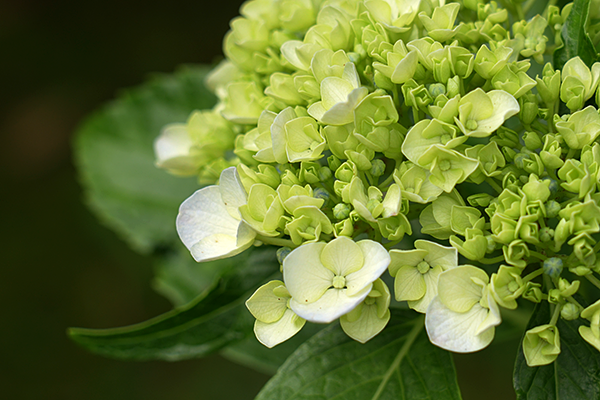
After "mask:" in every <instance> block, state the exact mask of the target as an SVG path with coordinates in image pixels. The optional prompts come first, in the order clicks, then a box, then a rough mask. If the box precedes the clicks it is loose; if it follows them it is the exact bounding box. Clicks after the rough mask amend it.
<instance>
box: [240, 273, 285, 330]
mask: <svg viewBox="0 0 600 400" xmlns="http://www.w3.org/2000/svg"><path fill="white" fill-rule="evenodd" d="M282 285H283V282H281V281H271V282H269V283H266V284H264V285H262V286H261V287H259V288H258V289H256V291H255V292H254V294H253V295H252V296H250V298H249V299H248V300H246V307H247V308H248V311H250V313H251V314H252V316H254V318H256V319H257V320H260V321H262V322H264V323H273V322H276V321H279V320H280V319H281V317H283V314H284V313H285V311H286V310H288V308H287V302H288V299H289V297H282V296H277V295H276V294H275V293H273V289H275V288H276V287H279V286H282Z"/></svg>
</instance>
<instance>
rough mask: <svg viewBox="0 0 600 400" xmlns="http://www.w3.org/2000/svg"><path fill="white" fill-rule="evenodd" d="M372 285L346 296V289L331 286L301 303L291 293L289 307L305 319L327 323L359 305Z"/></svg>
mask: <svg viewBox="0 0 600 400" xmlns="http://www.w3.org/2000/svg"><path fill="white" fill-rule="evenodd" d="M288 257H289V256H288ZM286 260H287V258H286ZM372 286H373V284H369V285H367V286H366V287H365V288H363V290H361V291H360V292H358V293H356V294H355V295H354V296H348V289H334V288H331V289H329V290H327V291H326V292H325V294H324V295H323V296H322V297H321V298H320V299H319V300H317V301H315V302H314V303H303V302H301V301H298V299H296V298H294V297H293V295H292V300H290V308H291V309H292V310H293V311H294V312H295V313H296V314H298V315H299V316H300V317H302V318H304V319H306V320H307V321H310V322H317V323H324V324H328V323H330V322H332V321H334V320H336V319H337V318H339V317H341V316H342V315H344V314H347V313H349V312H350V311H352V309H354V307H356V306H357V305H359V304H360V303H361V302H362V301H363V300H364V299H365V297H367V295H368V294H369V292H370V291H371V287H372ZM290 293H291V291H290Z"/></svg>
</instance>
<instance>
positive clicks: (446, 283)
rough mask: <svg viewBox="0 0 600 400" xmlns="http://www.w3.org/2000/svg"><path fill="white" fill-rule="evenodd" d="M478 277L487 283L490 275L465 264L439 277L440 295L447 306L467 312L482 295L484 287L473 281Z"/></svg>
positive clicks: (440, 298) (457, 310)
mask: <svg viewBox="0 0 600 400" xmlns="http://www.w3.org/2000/svg"><path fill="white" fill-rule="evenodd" d="M473 278H476V279H478V280H480V281H481V282H483V283H484V284H487V283H488V281H489V277H488V276H487V274H486V273H485V271H483V270H482V269H480V268H477V267H473V266H470V265H463V266H460V267H456V268H452V269H449V270H447V271H445V272H444V273H442V274H441V275H440V277H439V281H438V297H439V300H440V301H441V302H442V303H444V305H445V306H446V307H448V308H449V309H451V310H454V311H456V312H467V311H469V310H470V309H471V307H473V306H474V305H475V304H477V303H479V301H480V300H481V297H482V290H483V288H482V287H481V286H479V285H477V284H476V283H475V282H473Z"/></svg>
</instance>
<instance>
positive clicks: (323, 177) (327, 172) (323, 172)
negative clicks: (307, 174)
mask: <svg viewBox="0 0 600 400" xmlns="http://www.w3.org/2000/svg"><path fill="white" fill-rule="evenodd" d="M332 176H333V173H332V172H331V169H329V168H328V167H321V168H319V170H318V172H317V177H318V178H319V181H321V182H325V181H328V180H330V179H331V177H332Z"/></svg>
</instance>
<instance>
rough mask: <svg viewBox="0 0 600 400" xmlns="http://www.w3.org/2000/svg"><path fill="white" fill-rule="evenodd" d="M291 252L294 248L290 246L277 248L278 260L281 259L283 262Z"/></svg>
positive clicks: (281, 262) (280, 262)
mask: <svg viewBox="0 0 600 400" xmlns="http://www.w3.org/2000/svg"><path fill="white" fill-rule="evenodd" d="M291 252H292V249H290V248H289V247H281V248H279V249H277V251H276V252H275V254H277V261H279V264H283V260H285V258H286V257H287V256H288V254H290V253H291Z"/></svg>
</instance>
